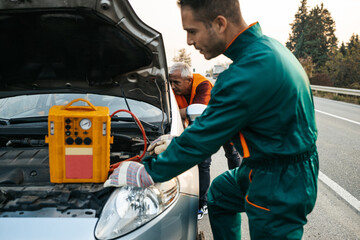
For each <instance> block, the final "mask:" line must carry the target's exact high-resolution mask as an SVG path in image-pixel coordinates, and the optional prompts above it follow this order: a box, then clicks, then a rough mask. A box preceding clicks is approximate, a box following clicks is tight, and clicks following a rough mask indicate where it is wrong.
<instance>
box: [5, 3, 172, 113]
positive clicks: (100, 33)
mask: <svg viewBox="0 0 360 240" xmlns="http://www.w3.org/2000/svg"><path fill="white" fill-rule="evenodd" d="M0 53H1V54H0V98H3V97H9V96H16V95H24V94H26V95H28V94H38V93H95V94H106V95H114V96H123V93H124V94H125V96H126V97H127V98H131V99H136V100H141V101H145V102H147V103H150V104H152V105H154V106H157V107H159V108H161V109H162V110H163V111H165V112H166V113H167V114H168V115H169V91H168V85H167V84H166V81H167V66H166V57H165V50H164V45H163V41H162V37H161V34H160V33H158V32H156V31H155V30H153V29H152V28H150V27H148V26H147V25H145V24H144V23H143V22H142V21H141V20H140V19H139V18H138V17H137V16H136V14H135V13H134V11H133V9H132V8H131V6H130V4H129V3H128V1H127V0H102V1H100V0H67V1H63V0H61V1H60V0H31V1H30V0H4V1H0Z"/></svg>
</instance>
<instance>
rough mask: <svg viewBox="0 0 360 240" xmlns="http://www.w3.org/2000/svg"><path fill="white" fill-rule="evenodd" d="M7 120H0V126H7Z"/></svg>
mask: <svg viewBox="0 0 360 240" xmlns="http://www.w3.org/2000/svg"><path fill="white" fill-rule="evenodd" d="M9 124H10V123H9V119H6V118H0V125H9Z"/></svg>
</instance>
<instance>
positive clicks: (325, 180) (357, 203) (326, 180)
mask: <svg viewBox="0 0 360 240" xmlns="http://www.w3.org/2000/svg"><path fill="white" fill-rule="evenodd" d="M319 179H320V180H321V181H322V182H323V183H325V184H326V185H327V186H328V187H329V188H330V189H332V190H333V191H334V192H336V193H337V194H338V195H339V196H340V197H341V198H343V199H344V200H345V201H346V202H347V203H348V204H350V206H352V207H353V208H355V209H356V210H357V211H358V212H360V201H359V200H358V199H356V198H355V197H354V196H353V195H351V194H350V193H349V192H348V191H346V190H345V189H343V188H342V187H340V186H339V185H338V184H337V183H336V182H334V181H333V180H331V179H330V178H328V177H327V176H326V175H325V174H323V173H322V172H320V171H319Z"/></svg>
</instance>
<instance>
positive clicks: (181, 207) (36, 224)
mask: <svg viewBox="0 0 360 240" xmlns="http://www.w3.org/2000/svg"><path fill="white" fill-rule="evenodd" d="M198 201H199V200H198V197H197V196H192V195H187V194H183V193H181V194H180V196H179V199H178V200H177V201H176V202H175V203H174V204H173V205H171V206H170V207H169V208H168V209H166V210H165V211H164V212H163V213H161V214H160V215H159V216H157V217H156V218H154V219H153V220H151V221H150V222H148V223H146V224H145V225H143V226H142V227H140V228H138V229H136V230H135V231H133V232H130V233H128V234H126V235H124V236H122V237H120V238H118V239H121V240H130V239H137V240H151V239H154V240H155V239H156V240H161V239H166V240H168V239H170V240H171V239H176V240H178V239H180V240H185V239H189V240H190V239H196V233H197V210H198ZM96 222H97V218H30V217H29V218H26V217H24V218H21V217H16V218H12V217H8V218H6V217H3V218H0V239H7V240H18V239H36V240H48V239H52V240H58V239H77V240H82V239H84V240H91V239H95V237H94V228H95V225H96Z"/></svg>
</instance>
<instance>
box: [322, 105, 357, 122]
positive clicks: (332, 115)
mask: <svg viewBox="0 0 360 240" xmlns="http://www.w3.org/2000/svg"><path fill="white" fill-rule="evenodd" d="M315 111H316V112H319V113H322V114H325V115H329V116H331V117H334V118H338V119H341V120H344V121H348V122H351V123H355V124H358V125H360V122H356V121H353V120H350V119H347V118H343V117H339V116H336V115H334V114H331V113H327V112H323V111H320V110H317V109H315Z"/></svg>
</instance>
